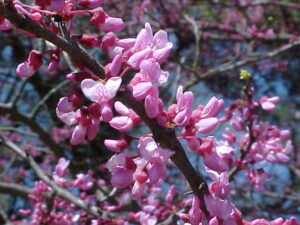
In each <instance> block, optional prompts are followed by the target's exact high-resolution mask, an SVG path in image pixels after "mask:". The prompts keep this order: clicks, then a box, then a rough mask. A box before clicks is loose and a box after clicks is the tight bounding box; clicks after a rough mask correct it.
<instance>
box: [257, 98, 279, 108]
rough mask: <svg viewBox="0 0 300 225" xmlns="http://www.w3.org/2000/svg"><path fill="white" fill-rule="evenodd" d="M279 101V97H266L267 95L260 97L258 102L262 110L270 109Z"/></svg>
mask: <svg viewBox="0 0 300 225" xmlns="http://www.w3.org/2000/svg"><path fill="white" fill-rule="evenodd" d="M278 101H279V97H278V96H275V97H272V98H268V97H267V96H263V97H261V99H260V100H259V103H260V104H261V107H262V109H263V110H266V111H272V110H273V109H275V107H276V105H275V104H276V103H277V102H278Z"/></svg>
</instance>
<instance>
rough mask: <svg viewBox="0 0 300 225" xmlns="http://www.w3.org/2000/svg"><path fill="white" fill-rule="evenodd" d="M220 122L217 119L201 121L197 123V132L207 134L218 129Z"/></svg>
mask: <svg viewBox="0 0 300 225" xmlns="http://www.w3.org/2000/svg"><path fill="white" fill-rule="evenodd" d="M218 124H219V121H218V119H217V118H215V117H211V118H207V119H201V120H200V121H199V122H198V123H196V128H197V132H198V133H199V134H207V133H209V132H211V131H212V130H213V129H215V128H216V127H217V125H218Z"/></svg>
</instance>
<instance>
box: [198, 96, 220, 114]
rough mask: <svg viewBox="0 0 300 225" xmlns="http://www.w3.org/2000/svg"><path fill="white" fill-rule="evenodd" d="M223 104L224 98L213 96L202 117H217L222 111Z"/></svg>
mask: <svg viewBox="0 0 300 225" xmlns="http://www.w3.org/2000/svg"><path fill="white" fill-rule="evenodd" d="M223 105H224V101H223V99H217V98H216V97H215V96H214V97H212V98H211V99H210V100H209V102H208V103H207V104H206V106H205V107H204V109H203V111H202V116H201V118H209V117H215V116H216V115H218V114H219V113H220V111H221V109H222V108H223Z"/></svg>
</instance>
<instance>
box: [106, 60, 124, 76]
mask: <svg viewBox="0 0 300 225" xmlns="http://www.w3.org/2000/svg"><path fill="white" fill-rule="evenodd" d="M121 65H122V56H121V55H116V56H115V58H114V59H113V61H112V62H111V64H110V67H109V69H110V74H111V76H113V77H114V76H117V75H118V73H119V71H120V69H121Z"/></svg>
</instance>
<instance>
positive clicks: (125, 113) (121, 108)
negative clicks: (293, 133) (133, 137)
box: [114, 101, 130, 116]
mask: <svg viewBox="0 0 300 225" xmlns="http://www.w3.org/2000/svg"><path fill="white" fill-rule="evenodd" d="M114 106H115V110H116V111H117V112H118V113H120V114H121V115H123V116H128V115H129V114H130V111H129V109H128V108H127V107H126V106H125V105H124V104H123V103H122V102H119V101H116V102H115V104H114Z"/></svg>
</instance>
